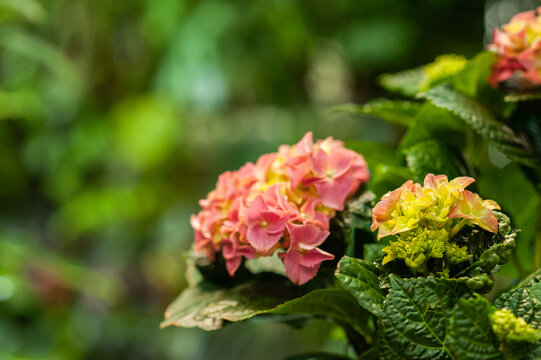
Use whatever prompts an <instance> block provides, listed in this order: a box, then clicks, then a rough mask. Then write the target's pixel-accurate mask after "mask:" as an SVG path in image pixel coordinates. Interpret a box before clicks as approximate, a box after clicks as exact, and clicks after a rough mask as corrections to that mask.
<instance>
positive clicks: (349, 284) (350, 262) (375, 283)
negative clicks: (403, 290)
mask: <svg viewBox="0 0 541 360" xmlns="http://www.w3.org/2000/svg"><path fill="white" fill-rule="evenodd" d="M380 273H381V271H379V270H378V269H377V268H375V267H374V266H373V265H371V264H370V263H369V262H368V261H364V260H359V259H354V258H351V257H348V256H344V257H343V258H342V259H341V260H340V262H339V263H338V269H337V270H336V277H337V278H338V280H340V283H341V284H342V286H343V287H344V289H346V290H348V291H349V292H350V293H351V294H352V295H353V296H354V297H355V298H356V299H357V301H358V302H359V304H361V306H362V307H363V308H365V309H366V310H368V311H370V312H371V313H372V314H374V315H376V316H380V315H381V313H382V311H383V300H385V296H384V294H383V292H382V290H381V288H380V284H379V279H378V276H379V274H380Z"/></svg>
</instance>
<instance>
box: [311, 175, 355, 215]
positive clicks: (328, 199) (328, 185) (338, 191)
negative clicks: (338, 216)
mask: <svg viewBox="0 0 541 360" xmlns="http://www.w3.org/2000/svg"><path fill="white" fill-rule="evenodd" d="M314 185H315V187H316V190H317V194H318V196H319V198H320V199H321V202H322V203H323V205H325V206H328V207H330V208H332V209H335V210H344V202H345V200H346V197H347V196H348V195H349V193H350V192H351V189H352V186H353V176H352V175H351V174H349V173H346V174H344V175H343V176H341V177H340V178H338V179H328V178H322V179H319V180H318V181H316V182H315V183H314Z"/></svg>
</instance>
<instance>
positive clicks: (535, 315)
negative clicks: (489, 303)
mask: <svg viewBox="0 0 541 360" xmlns="http://www.w3.org/2000/svg"><path fill="white" fill-rule="evenodd" d="M494 305H495V306H496V307H497V308H499V309H501V308H507V309H509V310H510V311H511V312H512V313H513V314H514V315H515V316H518V317H521V318H523V319H524V320H525V321H526V322H527V323H528V324H530V325H531V326H532V327H534V328H535V329H538V330H540V329H541V283H539V282H538V283H535V284H533V285H532V286H530V287H527V288H518V289H514V290H511V291H509V292H506V293H505V294H502V295H501V296H500V297H498V298H497V299H496V301H495V302H494Z"/></svg>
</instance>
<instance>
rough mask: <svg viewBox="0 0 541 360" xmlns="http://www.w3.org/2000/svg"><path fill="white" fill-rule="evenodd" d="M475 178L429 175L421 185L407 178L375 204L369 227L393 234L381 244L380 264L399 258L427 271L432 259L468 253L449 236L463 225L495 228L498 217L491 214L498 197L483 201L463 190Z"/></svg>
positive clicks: (452, 260)
mask: <svg viewBox="0 0 541 360" xmlns="http://www.w3.org/2000/svg"><path fill="white" fill-rule="evenodd" d="M474 181H475V180H474V179H472V178H470V177H458V178H455V179H453V180H451V181H448V179H447V176H445V175H438V176H435V175H433V174H428V175H427V176H426V177H425V179H424V186H421V185H420V184H418V183H414V182H413V181H412V180H408V181H407V182H406V183H404V184H403V185H402V186H401V187H400V188H398V189H396V190H394V191H391V192H389V193H387V194H385V195H383V197H382V198H381V200H380V201H379V202H378V203H377V204H376V206H375V208H374V211H373V215H372V228H371V229H372V231H375V230H376V229H379V232H378V239H381V238H383V237H385V236H388V235H395V236H396V239H397V241H390V243H389V245H388V246H386V247H385V248H383V249H382V251H383V252H385V253H386V256H385V258H384V259H383V264H386V263H388V262H389V261H392V260H395V259H402V260H404V261H405V263H406V265H408V266H409V267H410V268H411V269H412V270H413V271H415V272H425V271H426V262H427V261H428V260H429V259H431V258H436V259H444V260H445V262H446V264H450V265H452V264H458V263H460V262H462V261H465V260H467V259H469V258H470V255H469V254H468V251H467V247H465V246H459V245H458V244H456V243H455V242H453V241H451V239H452V238H453V237H454V236H455V235H456V234H457V233H458V231H459V230H460V229H461V228H462V227H463V226H465V225H469V226H474V225H477V226H480V227H481V228H483V229H485V230H487V231H490V232H492V233H497V232H498V219H497V218H496V216H495V215H494V214H493V213H492V210H493V209H499V206H498V204H497V203H496V202H494V201H492V200H483V199H481V198H480V197H479V195H477V194H474V193H472V192H471V191H468V190H465V188H466V187H467V186H468V185H470V184H471V183H472V182H474Z"/></svg>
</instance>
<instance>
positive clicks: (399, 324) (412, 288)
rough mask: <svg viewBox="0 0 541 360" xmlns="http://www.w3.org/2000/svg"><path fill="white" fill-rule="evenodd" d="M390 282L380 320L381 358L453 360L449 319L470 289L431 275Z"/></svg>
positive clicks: (395, 278)
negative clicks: (449, 335)
mask: <svg viewBox="0 0 541 360" xmlns="http://www.w3.org/2000/svg"><path fill="white" fill-rule="evenodd" d="M390 282H391V290H390V292H389V294H388V295H387V297H386V299H385V301H384V309H383V314H382V316H381V318H380V333H379V336H378V343H381V344H380V345H378V346H379V347H381V349H382V350H381V353H380V357H381V359H397V358H400V359H453V356H452V353H451V350H450V349H449V347H448V346H447V343H446V341H447V336H448V333H449V318H450V316H451V314H452V308H453V305H454V304H455V303H456V302H457V301H458V299H460V298H461V297H463V296H465V295H467V294H469V290H468V289H467V287H466V286H464V285H462V284H458V283H453V282H449V281H446V280H444V279H435V278H434V277H432V276H430V277H427V278H410V279H401V278H399V277H397V276H396V275H391V276H390ZM397 355H398V356H399V357H396V356H397Z"/></svg>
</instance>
